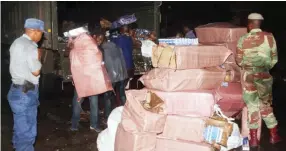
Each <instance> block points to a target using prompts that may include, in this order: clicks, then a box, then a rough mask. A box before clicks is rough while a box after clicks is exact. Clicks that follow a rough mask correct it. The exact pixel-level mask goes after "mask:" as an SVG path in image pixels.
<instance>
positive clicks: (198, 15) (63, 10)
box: [58, 1, 286, 65]
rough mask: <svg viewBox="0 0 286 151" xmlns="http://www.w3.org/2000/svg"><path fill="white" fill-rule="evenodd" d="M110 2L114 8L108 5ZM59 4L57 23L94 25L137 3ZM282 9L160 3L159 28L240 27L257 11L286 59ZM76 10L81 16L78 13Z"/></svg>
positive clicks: (241, 4) (254, 5) (274, 5)
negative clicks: (237, 21) (227, 24)
mask: <svg viewBox="0 0 286 151" xmlns="http://www.w3.org/2000/svg"><path fill="white" fill-rule="evenodd" d="M111 3H112V4H114V5H112V6H111V5H110V4H111ZM58 4H59V5H58V12H59V23H60V22H61V21H62V20H73V21H75V22H82V23H86V22H89V23H92V24H95V23H98V21H99V18H100V17H104V16H106V15H107V14H110V13H113V14H114V13H115V14H116V12H112V7H119V8H120V7H122V9H124V5H136V2H58ZM285 8H286V2H241V1H240V2H235V1H233V2H225V1H220V2H213V1H210V2H208V1H201V2H192V1H189V2H179V1H176V2H163V3H162V6H161V17H162V20H161V28H164V27H166V26H168V31H169V34H174V32H175V31H177V30H180V29H181V26H182V24H183V23H188V24H191V25H193V26H194V27H195V26H197V25H200V24H206V23H210V22H219V21H231V19H232V17H234V16H238V17H239V18H240V19H241V20H242V23H241V25H243V26H245V25H246V19H247V15H248V14H249V13H251V12H258V13H261V14H262V15H263V16H264V18H265V22H264V24H263V25H264V26H263V29H264V30H266V31H269V32H272V33H273V34H274V36H275V37H276V40H277V44H278V47H279V49H278V51H279V56H280V58H286V57H284V56H285V55H286V54H285V53H284V52H285V51H283V50H284V49H286V44H285V41H286V39H285V37H286V36H285V34H286V21H285V18H286V11H285ZM79 11H80V12H81V13H78V12H79ZM76 12H77V13H76ZM118 17H120V16H118ZM107 19H110V20H114V19H115V18H107ZM166 19H167V21H166ZM279 62H281V63H282V62H283V64H285V65H286V59H280V61H279Z"/></svg>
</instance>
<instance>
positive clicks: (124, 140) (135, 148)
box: [114, 124, 156, 151]
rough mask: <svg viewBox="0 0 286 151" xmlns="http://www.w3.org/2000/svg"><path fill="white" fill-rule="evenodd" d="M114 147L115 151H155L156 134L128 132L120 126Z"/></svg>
mask: <svg viewBox="0 0 286 151" xmlns="http://www.w3.org/2000/svg"><path fill="white" fill-rule="evenodd" d="M114 145H115V146H114V150H115V151H155V147H156V134H152V133H146V132H137V133H131V132H127V131H125V130H124V129H123V127H122V125H121V124H119V125H118V128H117V132H116V137H115V144H114Z"/></svg>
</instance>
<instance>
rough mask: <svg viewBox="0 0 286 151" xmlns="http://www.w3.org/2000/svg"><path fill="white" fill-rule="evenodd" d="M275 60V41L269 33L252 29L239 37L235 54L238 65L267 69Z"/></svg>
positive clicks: (276, 59)
mask: <svg viewBox="0 0 286 151" xmlns="http://www.w3.org/2000/svg"><path fill="white" fill-rule="evenodd" d="M277 61H278V58H277V47H276V41H275V39H274V36H273V35H272V34H271V33H267V32H263V31H262V30H261V29H253V30H251V31H250V32H249V33H247V34H245V35H244V36H242V37H241V38H240V39H239V41H238V44H237V54H236V62H237V63H238V65H239V66H241V67H259V68H265V69H268V70H269V69H271V68H273V66H274V65H275V64H276V63H277Z"/></svg>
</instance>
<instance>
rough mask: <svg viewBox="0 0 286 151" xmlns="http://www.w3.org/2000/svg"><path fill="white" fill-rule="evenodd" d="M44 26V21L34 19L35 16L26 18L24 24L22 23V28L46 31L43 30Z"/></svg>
mask: <svg viewBox="0 0 286 151" xmlns="http://www.w3.org/2000/svg"><path fill="white" fill-rule="evenodd" d="M44 27H45V25H44V22H43V21H41V20H39V19H35V18H29V19H26V21H25V25H24V28H30V29H37V30H40V31H42V32H44V33H46V31H45V30H44Z"/></svg>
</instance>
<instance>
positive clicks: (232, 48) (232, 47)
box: [200, 41, 237, 56]
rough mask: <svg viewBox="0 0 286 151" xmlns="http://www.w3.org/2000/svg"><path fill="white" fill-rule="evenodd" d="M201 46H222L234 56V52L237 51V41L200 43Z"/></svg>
mask: <svg viewBox="0 0 286 151" xmlns="http://www.w3.org/2000/svg"><path fill="white" fill-rule="evenodd" d="M200 44H203V45H216V46H224V47H226V48H227V49H229V50H230V51H231V52H232V53H233V55H234V56H235V55H236V51H237V41H233V42H227V43H200Z"/></svg>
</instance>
